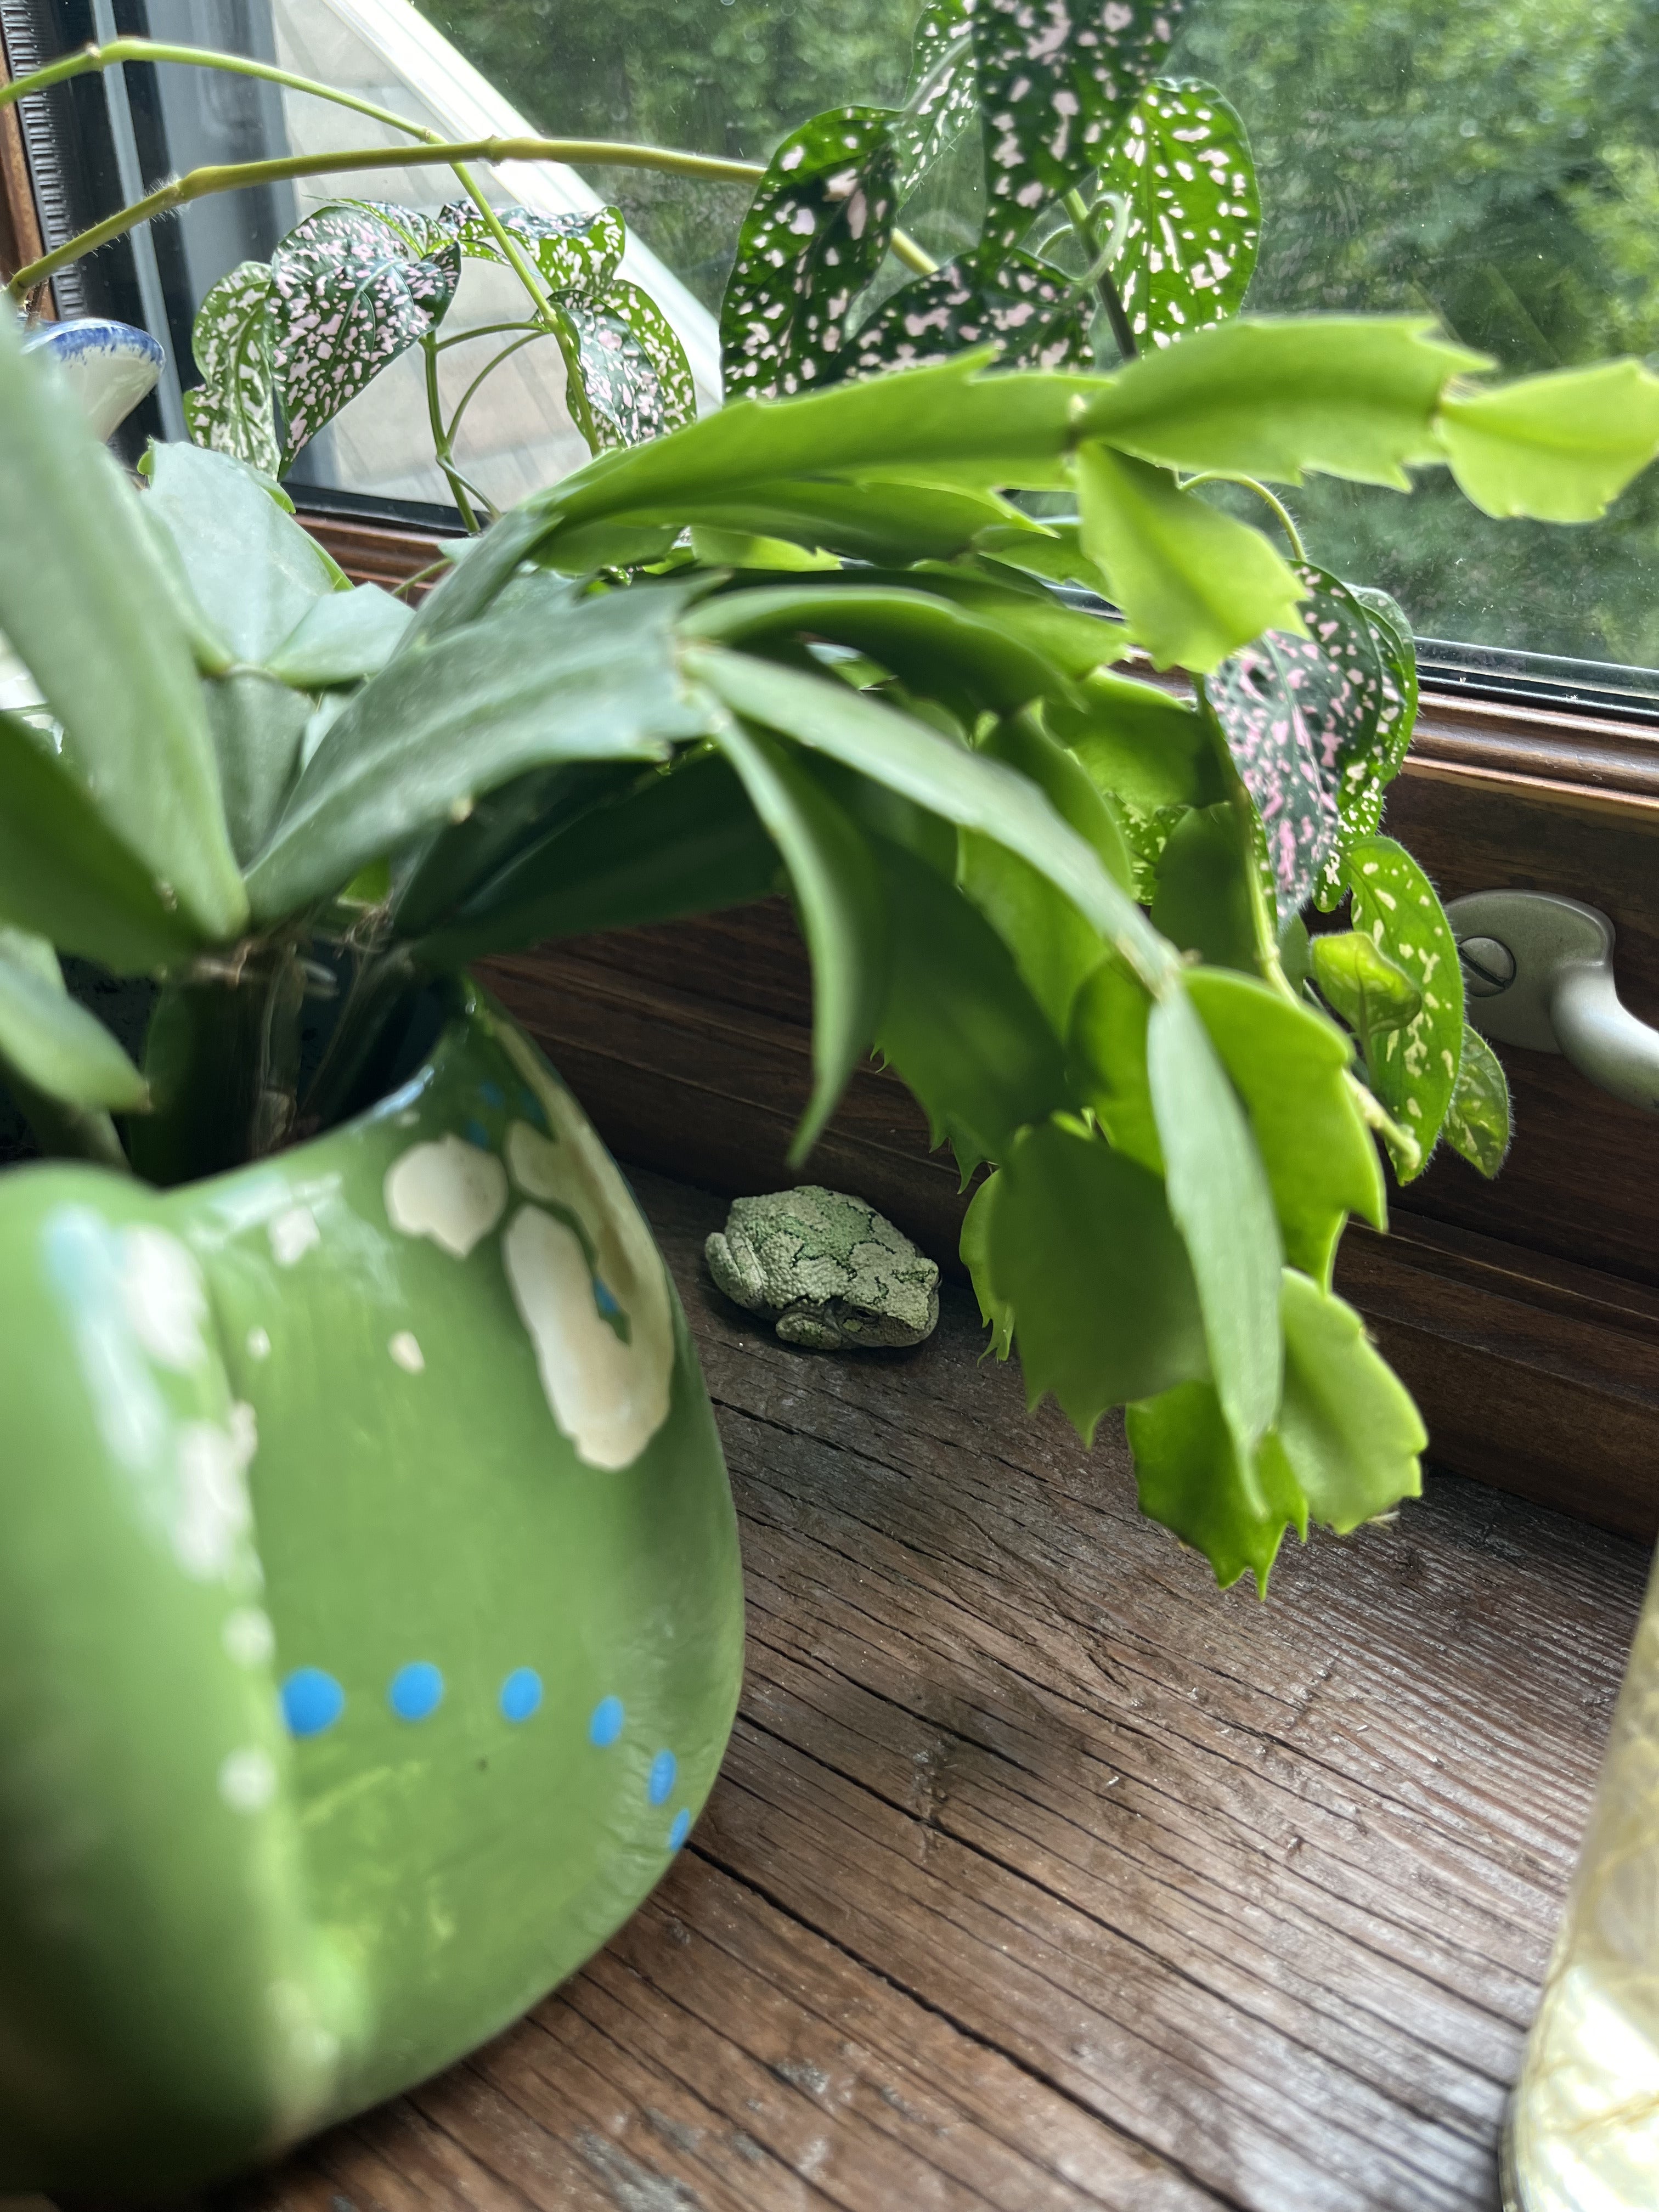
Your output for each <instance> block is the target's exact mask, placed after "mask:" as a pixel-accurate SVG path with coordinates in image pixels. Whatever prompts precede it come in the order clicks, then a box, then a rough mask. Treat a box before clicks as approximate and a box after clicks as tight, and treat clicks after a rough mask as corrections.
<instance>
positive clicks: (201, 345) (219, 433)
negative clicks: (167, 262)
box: [185, 261, 282, 477]
mask: <svg viewBox="0 0 1659 2212" xmlns="http://www.w3.org/2000/svg"><path fill="white" fill-rule="evenodd" d="M270 296H271V276H270V269H269V267H268V266H267V265H266V264H265V263H264V262H263V261H244V262H241V263H240V264H238V265H237V267H235V268H234V269H233V270H230V272H229V274H228V276H222V277H221V278H220V279H219V282H218V283H216V285H214V287H213V288H212V289H211V290H210V292H209V293H208V295H207V296H206V298H205V299H204V301H202V304H201V306H200V307H198V308H197V311H196V320H195V323H194V325H192V327H191V352H192V353H193V354H194V355H195V356H196V366H197V368H199V369H200V370H201V372H202V382H201V383H200V384H199V385H198V386H197V388H196V389H195V391H194V392H186V393H185V422H187V423H188V425H189V426H190V435H191V439H192V440H193V441H194V442H195V443H196V444H197V445H198V446H207V447H211V449H212V450H213V451H214V452H215V453H229V454H230V455H232V456H233V458H234V459H236V460H239V461H246V462H247V464H248V465H249V466H250V467H251V468H256V469H263V470H264V472H265V474H266V475H267V476H273V477H274V476H275V475H276V471H277V469H278V467H279V466H280V465H281V462H282V453H281V449H280V448H279V447H278V446H277V443H276V406H275V385H274V383H273V380H272V370H271V359H270Z"/></svg>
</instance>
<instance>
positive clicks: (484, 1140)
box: [461, 1121, 489, 1152]
mask: <svg viewBox="0 0 1659 2212" xmlns="http://www.w3.org/2000/svg"><path fill="white" fill-rule="evenodd" d="M461 1134H462V1135H463V1136H464V1137H465V1139H466V1141H467V1142H468V1144H469V1145H476V1146H477V1148H478V1150H479V1151H480V1152H488V1151H489V1130H488V1129H486V1128H485V1127H484V1125H483V1122H482V1121H468V1122H467V1123H465V1126H464V1127H463V1128H462V1131H461Z"/></svg>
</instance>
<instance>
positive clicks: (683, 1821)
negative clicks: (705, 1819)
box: [668, 1806, 691, 1851]
mask: <svg viewBox="0 0 1659 2212" xmlns="http://www.w3.org/2000/svg"><path fill="white" fill-rule="evenodd" d="M690 1832H691V1815H690V1814H689V1813H688V1812H687V1811H686V1810H685V1808H684V1806H682V1807H681V1808H680V1810H679V1811H678V1813H676V1814H675V1815H674V1825H673V1826H672V1827H671V1829H670V1830H669V1831H668V1848H669V1850H671V1851H677V1850H678V1849H679V1847H680V1845H681V1844H683V1843H684V1841H685V1839H686V1838H687V1837H688V1836H689V1835H690Z"/></svg>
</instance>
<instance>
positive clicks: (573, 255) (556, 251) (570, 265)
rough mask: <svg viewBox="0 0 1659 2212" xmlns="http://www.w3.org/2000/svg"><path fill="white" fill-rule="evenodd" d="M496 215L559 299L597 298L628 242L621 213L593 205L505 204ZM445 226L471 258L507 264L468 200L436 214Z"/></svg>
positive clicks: (487, 226)
mask: <svg viewBox="0 0 1659 2212" xmlns="http://www.w3.org/2000/svg"><path fill="white" fill-rule="evenodd" d="M495 219H496V221H497V222H499V223H500V224H501V228H502V229H503V230H504V231H506V232H507V235H508V236H509V237H510V238H511V239H513V241H514V242H515V243H516V244H517V245H519V246H522V247H523V248H524V250H525V258H526V260H528V261H529V262H530V263H531V264H532V267H533V268H534V269H535V270H536V271H537V274H538V276H540V277H541V278H542V281H543V282H544V283H545V284H546V286H547V289H548V290H549V291H550V293H552V294H553V295H555V296H556V297H557V296H558V295H560V294H562V293H566V292H578V293H580V294H582V295H584V296H585V297H587V298H597V297H598V296H599V295H600V294H602V293H604V292H605V291H607V290H608V289H609V288H610V285H611V279H612V278H613V277H614V276H615V275H616V273H617V265H618V264H619V263H620V262H621V260H622V257H623V248H624V246H626V245H627V243H628V230H627V226H626V225H625V224H624V222H623V218H622V214H621V211H620V210H618V209H617V208H613V207H602V208H595V209H593V210H592V212H591V213H588V214H580V213H572V214H569V215H537V214H534V213H533V212H532V210H530V209H529V208H522V207H504V208H497V209H496V210H495ZM437 221H438V223H439V224H440V226H441V228H442V229H443V230H444V231H445V232H446V233H447V234H448V235H449V236H450V237H452V238H453V240H455V242H456V244H457V245H458V246H459V247H460V249H461V252H463V253H464V254H465V255H466V256H467V257H468V258H469V259H471V260H475V261H496V262H500V263H501V264H503V266H505V265H506V263H507V256H506V254H505V253H504V252H502V251H501V241H500V240H498V239H497V237H496V236H495V232H494V231H493V230H491V228H489V224H488V223H487V222H485V221H484V219H483V216H482V215H481V214H480V213H479V211H478V210H477V208H476V207H474V206H473V204H472V203H471V201H470V200H452V201H451V202H450V203H449V204H448V206H447V207H445V208H444V209H442V210H441V211H440V213H439V216H438V217H437Z"/></svg>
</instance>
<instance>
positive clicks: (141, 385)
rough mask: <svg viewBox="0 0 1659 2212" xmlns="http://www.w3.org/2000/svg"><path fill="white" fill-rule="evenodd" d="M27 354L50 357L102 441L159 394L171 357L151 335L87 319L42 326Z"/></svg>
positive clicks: (31, 339)
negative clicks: (159, 381) (158, 385)
mask: <svg viewBox="0 0 1659 2212" xmlns="http://www.w3.org/2000/svg"><path fill="white" fill-rule="evenodd" d="M26 346H27V350H28V351H29V352H31V353H33V352H35V351H37V350H39V351H41V352H45V353H49V354H50V355H51V356H52V359H53V361H55V362H57V364H58V368H59V369H60V370H61V372H62V374H63V376H64V381H65V382H66V383H67V384H68V385H69V386H70V390H71V391H72V392H74V394H75V396H76V398H77V399H78V400H79V401H80V403H81V405H82V408H83V409H84V410H85V412H86V417H87V420H88V422H90V423H91V425H92V427H93V428H94V431H95V432H96V433H97V435H98V436H99V437H100V438H107V437H108V436H109V435H110V433H111V431H112V430H114V429H116V428H118V426H119V425H120V424H121V423H123V422H125V420H126V418H127V416H129V415H131V412H132V410H133V409H134V408H135V407H136V406H137V404H138V403H139V401H140V400H141V399H146V398H149V394H150V393H151V392H153V391H154V390H155V384H156V380H157V379H158V378H159V377H160V375H161V370H162V368H163V367H164V366H165V364H166V362H167V356H166V354H165V353H164V352H163V351H162V349H161V345H160V343H158V341H157V340H156V339H155V338H153V337H151V336H150V334H149V331H140V330H135V329H134V327H133V325H131V323H110V322H104V321H102V320H100V319H97V318H96V317H93V316H87V317H85V318H83V319H81V320H79V321H77V322H67V323H41V324H40V325H37V327H36V328H35V329H34V330H33V331H31V332H30V334H29V336H28V338H27V341H26Z"/></svg>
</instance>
